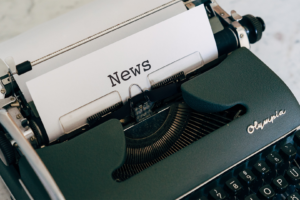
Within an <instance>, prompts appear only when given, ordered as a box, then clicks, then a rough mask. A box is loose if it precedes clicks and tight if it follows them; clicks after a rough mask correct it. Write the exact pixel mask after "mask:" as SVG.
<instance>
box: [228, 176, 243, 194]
mask: <svg viewBox="0 0 300 200" xmlns="http://www.w3.org/2000/svg"><path fill="white" fill-rule="evenodd" d="M225 186H226V189H227V191H228V193H229V194H230V195H231V196H238V197H243V196H245V195H244V189H243V186H242V184H241V183H240V181H239V180H238V179H237V178H231V179H229V180H228V181H226V183H225Z"/></svg>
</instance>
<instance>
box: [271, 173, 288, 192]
mask: <svg viewBox="0 0 300 200" xmlns="http://www.w3.org/2000/svg"><path fill="white" fill-rule="evenodd" d="M288 186H289V184H288V182H287V181H286V180H285V178H283V176H278V177H277V178H274V179H273V181H272V187H273V188H274V190H275V192H276V193H278V194H282V193H284V192H285V191H286V189H287V187H288Z"/></svg>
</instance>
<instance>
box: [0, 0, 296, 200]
mask: <svg viewBox="0 0 300 200" xmlns="http://www.w3.org/2000/svg"><path fill="white" fill-rule="evenodd" d="M115 2H117V3H111V4H110V6H108V7H105V6H104V8H103V9H102V10H100V11H103V13H104V14H105V15H108V14H109V12H110V11H111V10H112V9H116V10H117V11H118V12H119V14H120V16H122V17H124V16H126V17H127V18H126V19H125V21H124V19H123V22H122V23H115V22H113V23H115V24H113V25H114V26H111V28H109V29H105V30H104V31H102V32H99V33H97V34H95V33H94V34H93V35H92V36H90V37H86V38H85V39H84V38H80V40H78V41H79V42H78V41H77V42H73V43H70V44H68V45H65V44H64V42H65V41H67V42H70V41H71V39H72V38H71V39H70V38H68V37H65V38H64V40H63V41H62V40H61V41H62V43H60V42H57V43H55V44H50V43H49V45H45V44H43V42H45V41H46V39H47V37H50V35H52V34H54V36H53V37H56V36H57V35H55V34H61V35H63V33H64V31H67V30H64V27H65V26H66V23H69V22H70V19H72V17H76V16H78V18H75V19H74V20H75V21H76V20H77V21H78V23H79V24H80V23H81V25H82V23H86V22H85V21H80V20H79V19H80V18H81V17H82V15H80V12H83V11H84V12H85V13H87V12H89V11H92V10H93V9H94V10H95V11H97V10H99V9H101V8H102V7H101V6H99V5H100V4H101V3H100V1H96V3H94V4H91V5H89V6H87V7H84V8H82V9H81V10H80V11H74V12H73V13H72V14H70V15H66V16H63V17H61V18H59V19H57V20H56V21H55V20H54V21H52V22H49V23H48V24H47V26H48V27H50V28H54V27H55V26H57V27H56V28H58V29H56V30H58V33H56V32H51V31H49V29H45V27H41V28H40V29H33V30H32V31H31V32H30V31H29V32H27V33H26V34H24V35H21V36H19V37H18V38H16V39H14V40H13V42H19V45H16V46H15V45H13V44H14V43H13V42H10V41H9V42H7V43H4V44H2V45H0V55H1V54H3V55H1V58H2V59H3V60H4V61H2V60H0V67H1V71H0V73H1V75H0V78H1V82H0V87H1V90H0V91H1V100H0V104H1V110H0V123H1V125H2V127H1V133H0V150H1V154H0V157H1V160H2V162H0V174H1V180H2V181H3V182H4V183H5V185H6V186H7V189H8V190H9V192H10V195H11V199H199V200H205V199H211V200H223V199H236V200H242V199H245V200H256V199H289V200H292V199H293V200H297V199H300V195H299V192H300V191H299V186H300V185H299V183H300V166H299V164H300V160H299V156H298V154H297V152H298V151H299V146H300V132H299V131H297V130H298V129H299V122H298V119H299V117H300V109H299V104H298V102H297V100H296V99H295V97H294V96H293V94H292V93H291V91H290V90H289V89H288V88H287V86H286V85H285V84H284V83H283V82H282V81H281V80H280V79H279V78H278V77H277V76H276V75H275V74H274V73H273V72H272V71H271V70H270V69H269V68H268V67H267V66H266V65H265V64H264V63H263V62H261V61H260V60H259V59H258V58H257V57H256V56H255V55H253V54H252V53H251V52H250V51H249V50H248V49H249V48H250V44H253V43H255V42H257V41H259V40H260V39H261V37H262V33H263V31H264V30H265V24H264V21H263V20H262V19H261V18H259V17H254V16H252V15H245V16H240V15H239V14H237V12H235V11H232V12H231V15H229V14H228V13H227V12H225V11H224V10H223V9H222V8H221V7H220V6H219V5H218V3H217V2H216V1H215V0H194V1H181V0H173V1H170V0H169V1H167V0H156V1H152V2H151V3H150V2H147V1H144V4H143V5H141V3H140V1H134V0H131V1H129V0H128V1H123V2H121V1H115ZM124 2H126V3H124ZM102 4H103V5H104V4H109V3H108V2H105V3H102ZM150 4H151V5H150ZM97 5H98V7H97ZM124 5H126V8H128V9H124V7H123V6H124ZM147 5H148V6H149V7H147ZM203 5H204V7H205V10H206V13H207V17H208V19H209V22H210V24H211V28H212V31H213V33H214V39H215V42H216V45H217V49H218V59H216V60H214V61H212V62H210V63H207V64H205V65H204V66H201V67H200V68H197V69H195V70H193V71H192V72H191V73H185V72H184V70H183V71H180V72H179V73H176V74H166V76H165V78H164V79H163V80H161V81H159V82H156V83H155V84H153V85H152V88H151V90H147V91H143V90H142V89H141V93H140V94H138V95H135V96H132V97H130V98H129V99H128V101H127V102H119V103H116V104H114V105H113V106H109V107H107V108H105V109H103V110H102V111H101V112H98V113H97V114H94V115H91V116H89V117H87V118H86V119H85V120H84V124H83V125H82V126H80V127H79V128H75V129H72V130H71V131H69V132H68V133H65V134H62V135H61V136H59V137H57V138H55V139H54V140H49V137H53V136H51V135H50V134H49V133H47V131H46V130H45V128H44V126H43V122H42V120H41V119H40V117H39V114H38V111H37V110H36V108H35V106H34V102H32V101H29V100H28V98H26V97H25V96H24V93H25V92H26V91H25V90H26V89H24V87H25V86H24V85H21V84H19V83H18V81H16V80H21V79H22V78H24V77H25V78H26V76H27V77H28V76H29V75H28V74H29V73H30V71H35V70H39V69H41V67H44V66H46V65H51V66H54V67H59V66H61V65H63V64H65V63H67V62H70V61H72V60H73V59H75V58H77V57H80V56H83V55H85V54H88V53H91V52H93V51H94V50H95V49H99V48H102V47H104V46H105V45H107V44H105V42H104V40H101V39H102V38H103V37H106V39H105V41H107V40H109V42H114V41H117V40H119V39H121V38H124V37H126V36H127V35H128V34H132V33H133V32H137V31H139V30H141V29H143V28H145V26H151V25H153V24H155V23H158V22H159V21H162V20H165V19H167V18H170V17H172V16H175V15H176V14H178V13H179V11H178V10H179V9H175V7H176V6H178V7H180V6H181V7H184V9H185V12H188V10H190V9H194V8H195V7H197V6H203ZM139 6H140V7H141V10H140V11H139V12H140V13H142V14H139V15H138V14H137V13H134V12H136V9H133V8H138V7H139ZM108 8H109V9H108ZM118 12H116V13H118ZM180 12H181V11H180ZM99 13H101V12H99ZM126 13H127V15H126ZM128 13H131V15H132V13H134V14H135V15H136V16H133V17H132V16H131V17H130V15H129V14H128ZM104 14H103V15H104ZM90 17H93V16H92V15H91V16H90ZM115 17H116V18H118V16H115ZM141 21H142V23H140V22H141ZM138 23H139V24H138ZM116 24H117V25H116ZM137 24H138V25H137ZM70 26H72V24H71V25H70ZM99 26H101V23H100V24H99ZM128 27H129V28H128ZM125 29H126V30H125ZM122 30H125V31H124V33H122ZM117 31H119V32H118V33H121V34H119V35H117V34H116V35H117V36H116V35H115V36H113V37H114V38H113V39H111V38H108V37H110V36H111V35H112V34H114V33H116V32H117ZM83 32H84V31H83ZM38 33H39V34H38ZM80 34H81V33H79V32H78V34H75V36H77V35H79V36H82V35H80ZM126 34H127V35H126ZM32 35H35V36H36V37H29V36H32ZM199 37H201V36H199ZM26 38H27V39H28V40H29V42H28V40H25V39H26ZM73 39H74V38H73ZM77 39H78V38H75V39H74V40H77ZM31 40H33V41H31ZM57 40H59V38H58V39H57ZM51 43H52V41H51ZM26 45H27V46H26ZM59 45H61V46H62V45H65V46H66V47H65V46H63V47H62V48H61V47H60V46H59ZM29 47H31V48H32V51H36V54H38V56H40V55H41V54H42V53H44V51H45V50H44V49H46V50H48V51H50V50H52V49H55V50H54V51H52V52H48V53H49V54H46V55H41V57H39V58H38V59H36V60H30V59H32V58H31V57H30V56H29V57H28V58H23V57H22V55H31V54H30V52H28V49H26V48H29ZM41 47H43V48H41ZM51 48H52V49H51ZM25 51H26V52H25ZM8 54H11V55H12V57H8V56H7V55H8ZM22 59H23V60H22ZM275 59H276V58H275ZM26 60H29V61H26ZM23 61H25V62H23ZM15 62H16V63H21V64H17V65H15ZM39 65H40V66H39ZM70 75H71V74H70ZM136 86H137V87H138V84H137V85H136ZM58 98H59V97H58ZM49 106H51V105H49Z"/></svg>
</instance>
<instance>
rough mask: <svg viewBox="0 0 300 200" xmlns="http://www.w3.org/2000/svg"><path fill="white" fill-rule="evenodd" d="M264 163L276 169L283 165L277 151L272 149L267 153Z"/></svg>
mask: <svg viewBox="0 0 300 200" xmlns="http://www.w3.org/2000/svg"><path fill="white" fill-rule="evenodd" d="M266 163H267V165H268V166H269V167H270V168H271V169H274V170H277V169H279V168H280V167H281V166H282V165H283V160H282V157H281V156H280V155H279V153H277V152H276V151H274V152H272V153H270V154H268V155H267V157H266Z"/></svg>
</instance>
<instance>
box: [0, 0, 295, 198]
mask: <svg viewBox="0 0 300 200" xmlns="http://www.w3.org/2000/svg"><path fill="white" fill-rule="evenodd" d="M90 1H92V0H64V1H61V0H0V30H1V31H0V42H1V41H5V40H7V39H9V38H12V37H14V36H16V35H18V34H20V33H22V32H24V31H26V30H28V29H30V28H32V27H34V26H36V25H38V24H40V23H42V22H44V21H47V20H50V19H52V18H54V17H56V16H59V15H61V14H63V13H65V12H68V11H70V10H72V9H75V8H76V7H79V6H81V5H83V4H86V3H88V2H90ZM106 1H107V0H106ZM218 2H219V4H220V5H221V6H222V7H223V8H224V9H225V10H226V11H228V12H229V11H230V10H232V9H234V10H236V11H237V12H238V13H239V14H241V15H245V14H253V15H255V16H260V17H262V18H263V19H264V20H265V22H266V27H267V28H266V31H265V32H264V34H263V38H262V40H261V41H260V42H258V43H257V44H255V45H252V47H251V51H252V52H254V53H255V54H256V55H257V56H258V57H259V58H260V59H261V60H262V61H264V62H265V63H266V64H267V65H268V66H269V67H270V68H271V69H272V70H273V71H274V72H275V73H277V74H278V76H280V77H281V78H282V80H283V81H284V82H285V83H286V84H287V85H288V86H289V87H290V89H291V90H292V92H293V93H294V94H295V96H296V98H297V99H298V101H300V17H299V16H298V15H297V13H298V11H299V8H300V1H299V0H289V1H286V0H243V1H242V0H218ZM137 9H138V8H137ZM258 73H259V72H258ZM0 199H1V200H9V199H10V198H9V195H8V192H7V191H6V190H5V187H4V185H3V184H2V182H1V181H0Z"/></svg>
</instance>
